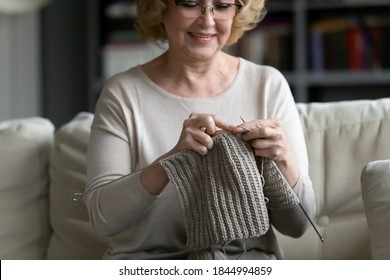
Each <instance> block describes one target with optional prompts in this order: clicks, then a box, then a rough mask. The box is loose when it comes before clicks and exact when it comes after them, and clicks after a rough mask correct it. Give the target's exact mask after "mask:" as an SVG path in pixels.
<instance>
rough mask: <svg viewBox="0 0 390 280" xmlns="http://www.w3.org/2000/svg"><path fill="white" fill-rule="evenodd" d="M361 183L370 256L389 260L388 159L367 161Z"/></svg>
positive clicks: (389, 191)
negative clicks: (368, 233)
mask: <svg viewBox="0 0 390 280" xmlns="http://www.w3.org/2000/svg"><path fill="white" fill-rule="evenodd" d="M361 183H362V196H363V202H364V205H365V211H366V216H367V223H368V227H369V229H370V242H371V257H372V258H373V259H383V260H390V160H379V161H373V162H370V163H368V164H367V165H366V166H365V167H364V169H363V170H362V176H361Z"/></svg>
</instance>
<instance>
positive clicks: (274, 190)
mask: <svg viewBox="0 0 390 280" xmlns="http://www.w3.org/2000/svg"><path fill="white" fill-rule="evenodd" d="M256 163H257V166H258V168H259V170H260V173H261V174H262V175H263V177H264V181H265V183H264V187H263V192H264V195H265V197H267V198H268V201H267V207H268V208H269V209H272V208H274V209H285V208H292V207H294V206H296V205H298V203H299V200H298V197H297V195H296V194H295V193H294V191H293V189H292V188H291V187H290V185H289V184H288V183H287V181H286V179H285V178H284V177H283V175H282V174H281V172H280V171H279V168H278V167H277V166H276V163H275V162H274V161H272V160H269V159H267V158H263V157H257V158H256Z"/></svg>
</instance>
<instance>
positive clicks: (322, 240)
mask: <svg viewBox="0 0 390 280" xmlns="http://www.w3.org/2000/svg"><path fill="white" fill-rule="evenodd" d="M299 206H300V207H301V209H302V211H303V213H304V214H305V216H306V218H307V219H308V220H309V222H310V224H311V225H312V227H313V228H314V230H315V231H316V233H317V235H318V237H319V238H320V240H321V242H322V243H324V239H323V238H322V236H321V234H320V233H319V232H318V230H317V228H316V226H315V225H314V223H313V222H312V221H311V219H310V217H309V215H307V213H306V211H305V209H304V208H303V206H302V204H301V203H300V202H299Z"/></svg>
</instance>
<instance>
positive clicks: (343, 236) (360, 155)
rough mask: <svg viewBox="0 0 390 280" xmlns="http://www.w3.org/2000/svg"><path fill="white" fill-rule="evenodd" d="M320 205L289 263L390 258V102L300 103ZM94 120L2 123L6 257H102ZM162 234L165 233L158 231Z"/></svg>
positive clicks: (0, 207)
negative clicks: (96, 222) (94, 192)
mask: <svg viewBox="0 0 390 280" xmlns="http://www.w3.org/2000/svg"><path fill="white" fill-rule="evenodd" d="M297 108H298V112H299V114H300V118H301V122H302V126H303V130H304V134H305V139H306V145H307V148H308V154H309V164H310V175H311V178H312V181H313V186H314V191H315V195H316V202H317V214H316V217H315V219H314V220H313V223H314V224H315V226H316V228H317V229H318V231H319V233H320V234H321V235H322V237H323V238H324V243H322V242H321V241H320V239H319V237H318V236H317V233H316V231H315V230H314V228H313V227H310V228H308V230H307V232H306V233H305V234H304V235H303V236H302V237H300V238H297V239H295V238H290V237H286V236H282V235H281V234H279V233H277V235H278V238H279V240H280V243H281V246H282V248H283V250H284V253H285V258H286V259H299V260H302V259H304V260H306V259H315V260H318V259H328V260H329V259H333V260H336V259H390V144H389V143H390V142H389V140H390V98H383V99H377V100H357V101H341V102H329V103H306V104H297ZM92 118H93V115H92V114H91V113H87V112H81V113H79V114H77V115H76V116H75V117H74V118H73V119H72V120H69V122H68V123H66V124H65V125H63V126H61V127H59V128H57V129H56V128H55V127H54V126H53V124H52V123H51V122H50V120H48V119H44V118H40V117H34V118H27V119H15V120H8V121H3V122H0V159H1V162H0V258H1V259H3V260H11V259H18V260H24V259H27V260H29V259H76V260H79V259H100V258H101V257H102V254H103V252H104V250H105V249H106V248H107V246H108V242H109V239H108V238H105V237H102V236H97V235H96V234H95V233H94V232H93V230H92V227H91V225H90V223H89V220H88V215H87V211H86V207H85V205H84V203H83V191H84V186H85V171H86V149H87V144H88V137H89V132H90V125H91V121H92ZM156 234H157V233H156Z"/></svg>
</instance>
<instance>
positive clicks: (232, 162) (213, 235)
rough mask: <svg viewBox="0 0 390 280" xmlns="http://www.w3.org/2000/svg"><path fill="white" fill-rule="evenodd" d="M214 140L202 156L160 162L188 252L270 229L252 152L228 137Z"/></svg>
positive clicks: (191, 154) (236, 138)
mask: <svg viewBox="0 0 390 280" xmlns="http://www.w3.org/2000/svg"><path fill="white" fill-rule="evenodd" d="M214 142H215V144H214V147H213V148H212V149H211V150H210V151H209V152H208V154H207V155H206V156H201V155H199V154H197V153H195V152H193V151H190V150H187V151H183V152H179V153H177V154H175V155H173V156H170V157H168V158H166V159H164V160H162V161H161V164H162V166H163V167H164V168H165V170H166V171H167V173H168V176H169V179H170V180H171V181H172V182H173V183H174V184H175V186H176V188H177V191H178V194H179V199H180V203H181V207H182V210H183V213H184V222H185V226H186V233H187V245H188V246H189V247H190V248H193V249H205V248H209V247H210V246H212V245H215V244H222V245H223V244H226V243H228V242H229V241H232V240H235V239H244V238H249V237H254V236H260V235H263V234H264V233H266V232H267V230H268V228H269V220H268V212H267V208H266V205H265V201H264V195H263V187H262V180H261V176H260V173H259V171H258V169H257V167H256V161H255V158H254V155H253V152H252V150H251V148H250V147H249V146H248V144H247V143H245V142H243V141H242V140H241V138H240V136H236V135H234V134H232V133H224V134H222V135H219V136H217V137H215V138H214Z"/></svg>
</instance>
